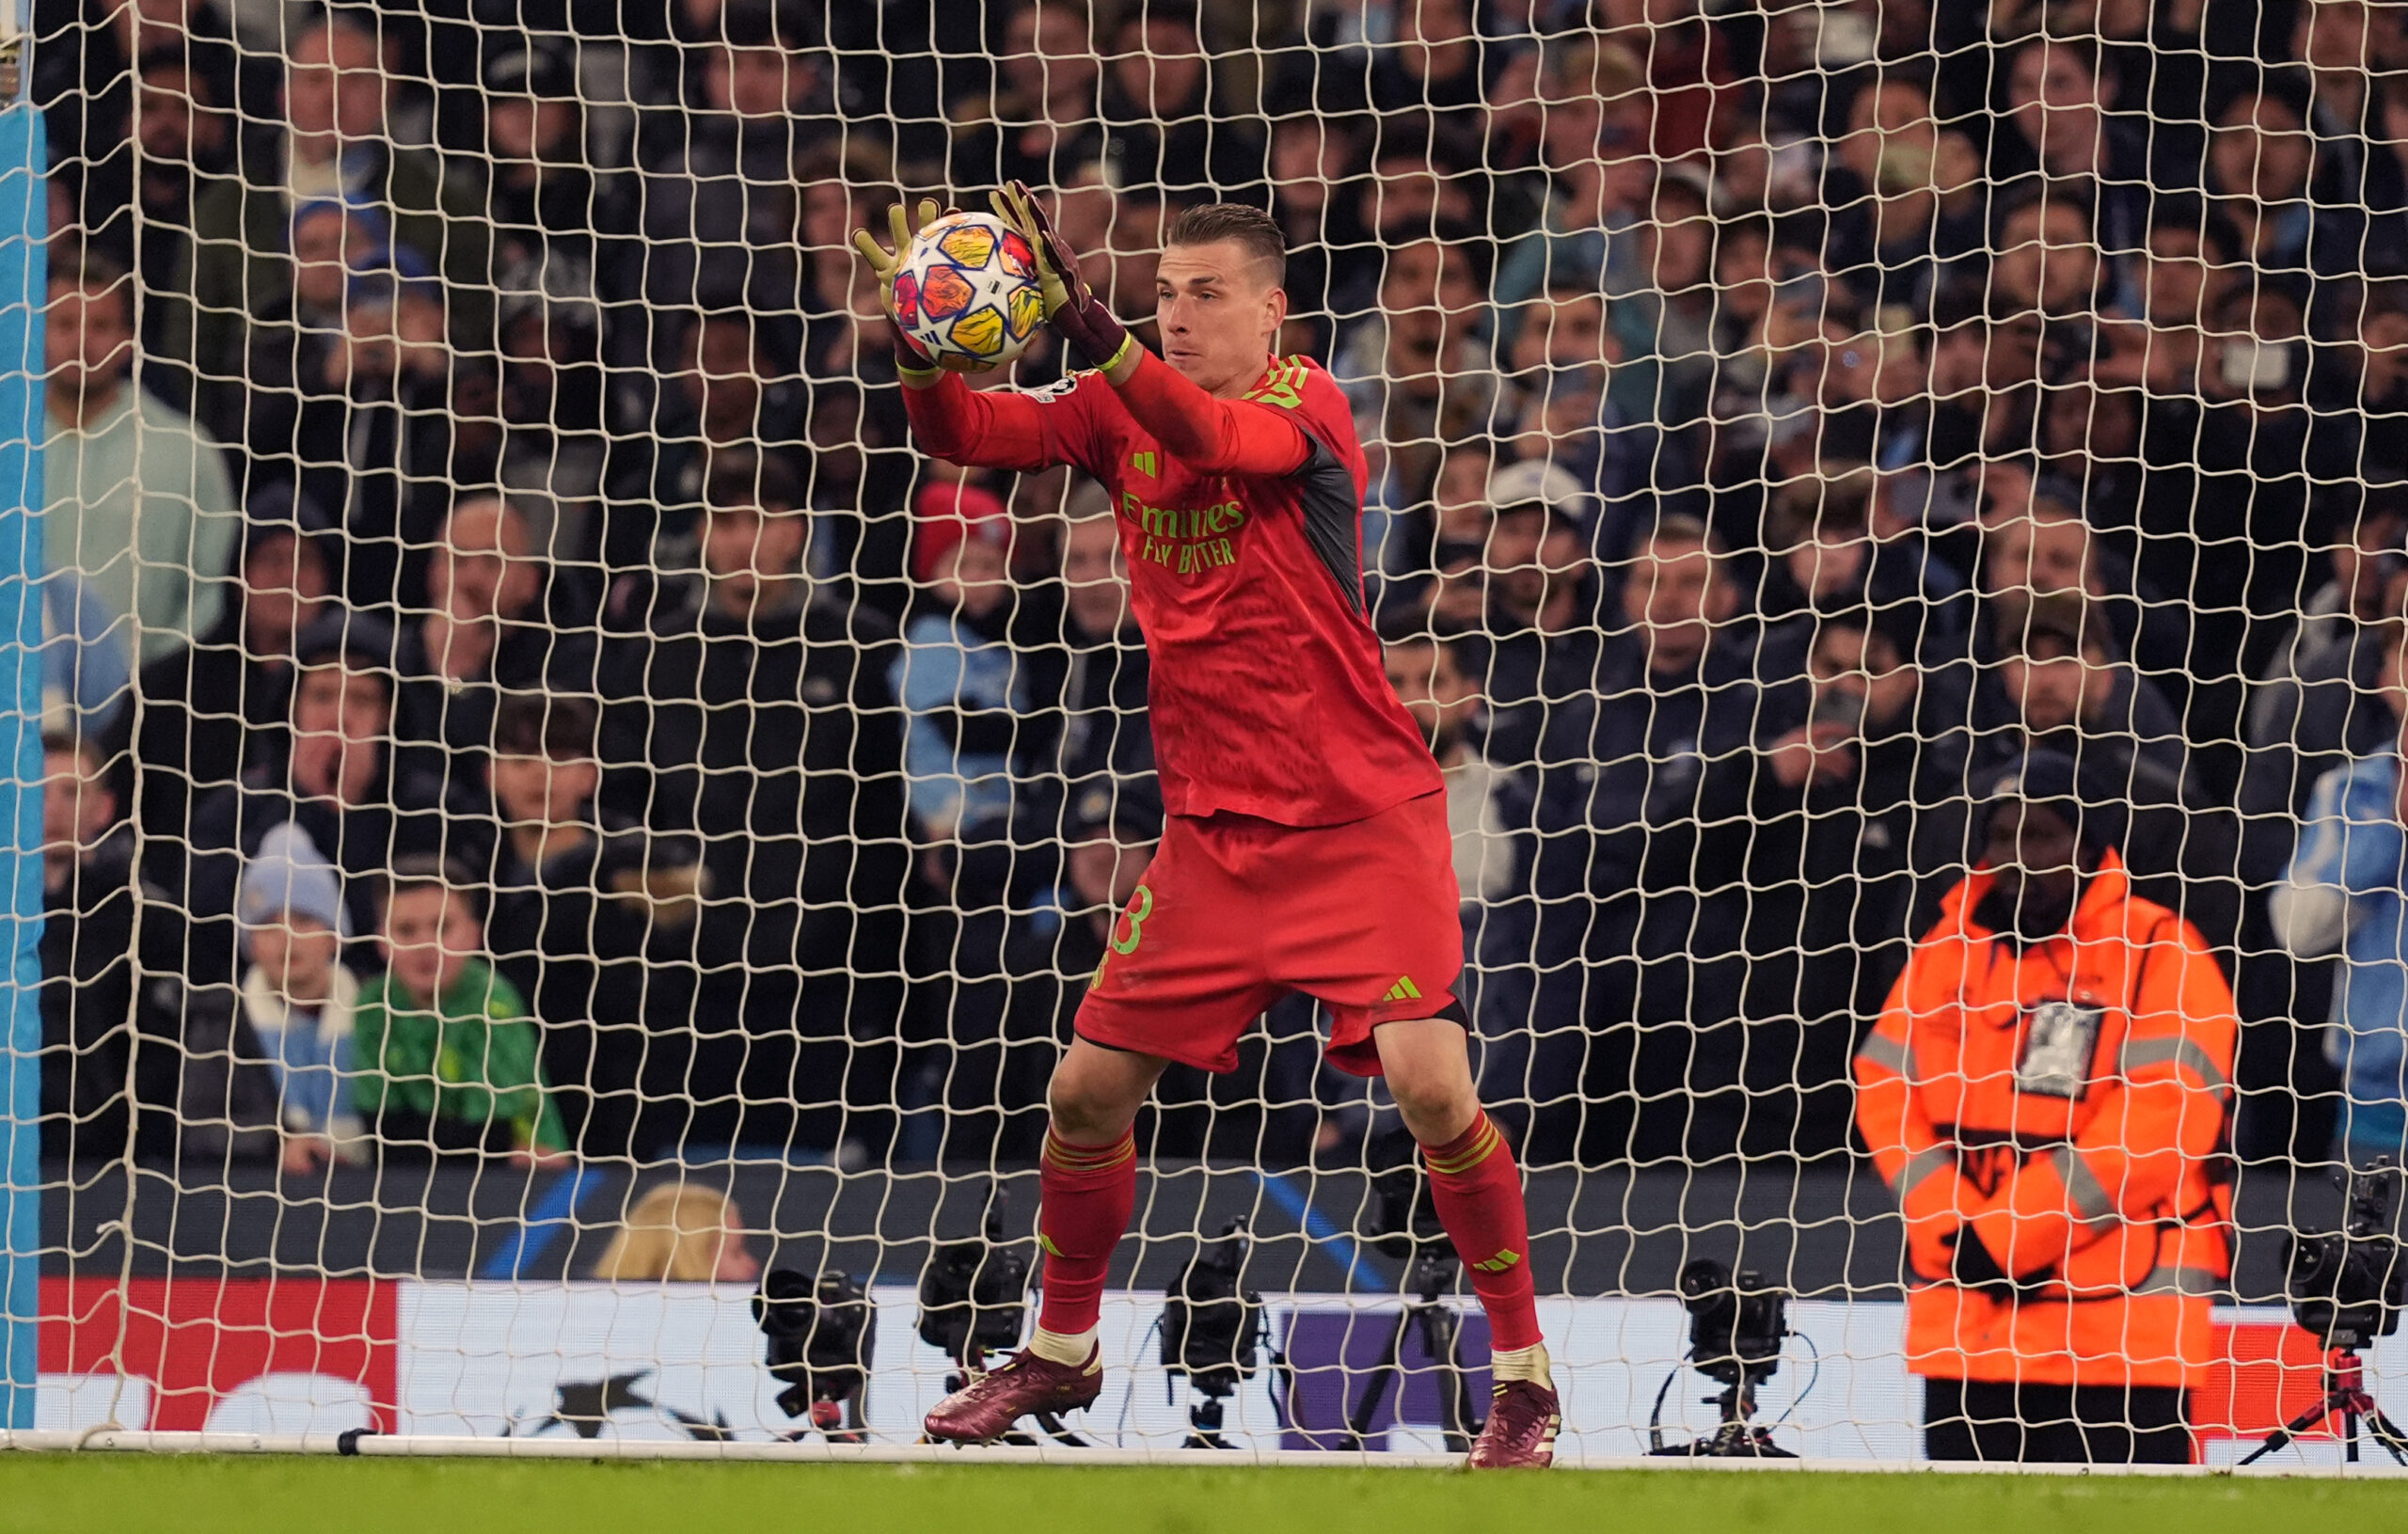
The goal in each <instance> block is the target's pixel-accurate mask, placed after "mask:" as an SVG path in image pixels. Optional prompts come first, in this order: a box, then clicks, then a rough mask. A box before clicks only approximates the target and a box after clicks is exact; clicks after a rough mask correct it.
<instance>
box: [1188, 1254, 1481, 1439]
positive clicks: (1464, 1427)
mask: <svg viewBox="0 0 2408 1534" xmlns="http://www.w3.org/2000/svg"><path fill="white" fill-rule="evenodd" d="M1461 1265H1462V1259H1461V1258H1460V1257H1456V1256H1455V1254H1454V1252H1453V1251H1452V1250H1450V1249H1448V1248H1446V1247H1444V1246H1439V1245H1429V1246H1419V1247H1418V1248H1417V1249H1416V1251H1415V1252H1414V1255H1413V1269H1412V1272H1411V1273H1410V1274H1409V1275H1408V1277H1407V1280H1406V1281H1407V1282H1408V1283H1409V1284H1410V1285H1411V1286H1412V1289H1413V1290H1414V1292H1415V1293H1416V1294H1417V1295H1418V1296H1419V1298H1418V1299H1416V1300H1415V1301H1414V1302H1413V1303H1412V1304H1411V1305H1406V1306H1405V1307H1404V1308H1403V1309H1402V1311H1400V1312H1398V1314H1397V1318H1396V1325H1395V1327H1394V1328H1393V1329H1392V1330H1390V1331H1389V1333H1388V1340H1387V1344H1386V1346H1385V1347H1383V1348H1382V1349H1381V1350H1380V1357H1379V1361H1378V1362H1377V1363H1375V1364H1373V1365H1372V1366H1371V1372H1370V1378H1368V1379H1366V1380H1365V1381H1364V1382H1363V1394H1362V1395H1361V1397H1360V1398H1358V1399H1357V1400H1355V1406H1354V1409H1353V1410H1352V1411H1350V1412H1348V1413H1347V1414H1346V1435H1345V1437H1344V1438H1342V1439H1340V1440H1339V1447H1340V1448H1341V1449H1346V1450H1351V1451H1355V1452H1360V1451H1361V1449H1362V1448H1363V1442H1364V1440H1365V1439H1366V1438H1367V1437H1369V1436H1370V1431H1371V1417H1372V1415H1373V1414H1375V1413H1377V1412H1378V1411H1379V1409H1380V1400H1381V1398H1382V1397H1384V1396H1386V1394H1387V1388H1388V1382H1389V1381H1390V1380H1391V1379H1394V1378H1395V1376H1396V1373H1397V1368H1398V1360H1399V1359H1400V1358H1401V1357H1402V1354H1403V1352H1404V1339H1405V1337H1406V1336H1407V1335H1408V1334H1414V1333H1418V1335H1419V1336H1420V1338H1421V1350H1422V1352H1426V1353H1428V1354H1429V1355H1430V1356H1431V1357H1432V1358H1433V1359H1434V1360H1436V1361H1437V1365H1438V1372H1439V1376H1440V1381H1439V1388H1438V1419H1439V1428H1440V1430H1441V1431H1444V1433H1445V1434H1446V1444H1447V1448H1448V1451H1449V1452H1450V1453H1455V1454H1462V1453H1466V1452H1468V1451H1469V1450H1470V1448H1471V1435H1472V1433H1473V1432H1474V1431H1476V1430H1477V1429H1478V1428H1479V1426H1480V1422H1479V1419H1478V1418H1477V1417H1476V1416H1475V1415H1473V1411H1472V1399H1471V1377H1470V1376H1469V1375H1467V1374H1466V1373H1465V1372H1464V1366H1463V1358H1462V1355H1461V1353H1460V1352H1459V1332H1458V1325H1459V1323H1458V1321H1457V1320H1456V1317H1455V1313H1454V1312H1453V1311H1452V1310H1450V1309H1449V1308H1448V1307H1447V1306H1446V1305H1444V1304H1442V1303H1441V1302H1440V1301H1439V1299H1438V1296H1440V1295H1441V1294H1444V1293H1446V1292H1447V1291H1448V1290H1450V1289H1453V1288H1454V1287H1455V1277H1456V1273H1457V1272H1458V1270H1459V1269H1460V1268H1461ZM1397 1403H1398V1405H1399V1406H1400V1407H1401V1406H1402V1405H1403V1403H1404V1386H1403V1384H1402V1383H1400V1384H1398V1385H1397ZM1217 1404H1218V1403H1215V1405H1216V1406H1217ZM1215 1415H1217V1412H1216V1414H1215Z"/></svg>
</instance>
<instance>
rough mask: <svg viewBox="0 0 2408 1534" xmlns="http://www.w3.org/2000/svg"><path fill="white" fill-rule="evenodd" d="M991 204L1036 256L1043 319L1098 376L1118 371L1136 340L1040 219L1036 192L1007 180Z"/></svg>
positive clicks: (1042, 212)
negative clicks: (1080, 273)
mask: <svg viewBox="0 0 2408 1534" xmlns="http://www.w3.org/2000/svg"><path fill="white" fill-rule="evenodd" d="M994 204H995V216H997V217H998V218H1001V219H1002V220H1003V221H1004V222H1005V223H1006V224H1009V225H1010V226H1011V227H1012V228H1014V229H1018V230H1019V231H1020V233H1021V237H1022V239H1024V240H1026V241H1027V242H1028V247H1029V249H1030V250H1031V251H1033V252H1034V253H1035V254H1036V257H1037V279H1038V287H1039V291H1040V292H1042V293H1043V294H1044V296H1045V317H1046V319H1048V320H1050V321H1052V322H1053V324H1054V329H1056V330H1058V331H1060V332H1061V333H1062V337H1063V339H1064V340H1068V341H1069V342H1070V343H1071V344H1072V345H1074V346H1076V347H1077V348H1078V349H1079V350H1080V351H1081V352H1083V353H1085V356H1086V358H1087V360H1088V361H1090V362H1092V363H1094V364H1095V365H1096V366H1097V367H1098V368H1100V369H1101V370H1102V371H1103V372H1111V371H1112V370H1113V369H1115V368H1117V367H1118V366H1119V365H1120V364H1121V362H1122V361H1123V360H1125V359H1126V358H1127V357H1128V356H1129V353H1130V349H1131V348H1133V347H1134V346H1135V345H1136V344H1137V342H1136V340H1135V339H1134V338H1133V337H1132V336H1131V335H1130V334H1129V327H1128V326H1127V325H1124V324H1121V323H1120V322H1119V321H1118V320H1117V319H1116V318H1114V316H1113V313H1112V310H1110V309H1108V308H1104V306H1103V303H1102V301H1101V299H1099V298H1097V297H1096V295H1095V290H1094V289H1092V288H1090V287H1088V286H1087V284H1086V280H1085V278H1084V277H1080V276H1079V259H1078V256H1077V255H1076V254H1075V253H1074V252H1073V251H1072V250H1071V249H1070V245H1069V241H1067V240H1065V239H1063V238H1062V232H1061V230H1059V229H1055V228H1054V220H1052V219H1051V218H1048V217H1047V216H1046V215H1045V210H1044V208H1043V207H1041V206H1039V205H1038V200H1037V197H1036V194H1035V193H1033V192H1031V191H1029V189H1028V186H1027V183H1025V182H1010V183H1008V184H1007V185H1006V186H1005V187H1004V189H1003V190H1002V191H1000V192H997V193H995V194H994Z"/></svg>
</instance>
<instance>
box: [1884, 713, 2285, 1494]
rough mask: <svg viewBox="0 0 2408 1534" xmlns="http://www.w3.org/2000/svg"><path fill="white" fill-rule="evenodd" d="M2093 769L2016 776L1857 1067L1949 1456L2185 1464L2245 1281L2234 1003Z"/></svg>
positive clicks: (1939, 1453) (2020, 770)
mask: <svg viewBox="0 0 2408 1534" xmlns="http://www.w3.org/2000/svg"><path fill="white" fill-rule="evenodd" d="M2079 771H2080V769H2079V768H2078V767H2077V766H2076V764H2075V762H2074V760H2073V759H2072V758H2071V757H2068V756H2066V755H2063V754H2060V753H2058V752H2056V751H2030V752H2027V753H2026V754H2024V755H2023V756H2021V757H2020V758H2019V759H2018V760H2017V761H2016V763H2015V764H2014V766H2013V767H2012V769H2011V770H2010V771H2009V773H2008V774H2007V775H2006V777H2005V778H2004V779H2003V780H2002V781H2001V783H2000V784H1999V788H1998V791H1997V793H1996V794H1995V795H1994V796H1993V797H1992V799H1990V801H1989V803H1988V809H1987V813H1986V814H1985V816H1984V822H1983V825H1982V827H1981V829H1980V830H1979V831H1978V833H1977V834H1978V835H1979V838H1980V840H1981V844H1982V846H1983V851H1982V854H1981V857H1980V860H1979V862H1978V863H1977V864H1976V866H1975V867H1974V868H1973V869H1972V872H1971V873H1970V874H1968V875H1967V877H1966V878H1965V879H1964V880H1963V881H1962V882H1961V883H1959V884H1958V885H1957V887H1956V888H1955V889H1953V890H1951V891H1950V892H1949V894H1948V895H1947V897H1946V898H1945V900H1944V901H1943V902H1942V903H1941V915H1940V920H1939V922H1938V923H1937V925H1934V926H1933V927H1932V928H1931V930H1930V931H1929V932H1928V933H1926V934H1925V936H1924V937H1923V938H1922V939H1921V940H1919V941H1917V942H1916V944H1915V946H1914V950H1913V953H1912V955H1911V956H1910V957H1909V959H1908V962H1907V968H1906V971H1905V973H1903V974H1902V975H1900V976H1899V979H1898V983H1897V985H1896V986H1895V987H1894V988H1893V990H1892V991H1891V993H1890V998H1889V1002H1888V1004H1887V1005H1886V1006H1885V1007H1884V1008H1883V1009H1882V1013H1881V1017H1880V1020H1879V1022H1878V1023H1877V1025H1876V1027H1875V1028H1874V1030H1873V1031H1872V1033H1871V1035H1870V1036H1868V1037H1867V1038H1866V1039H1865V1041H1864V1043H1863V1044H1862V1045H1861V1047H1860V1048H1859V1049H1858V1050H1857V1052H1856V1061H1855V1073H1856V1082H1857V1123H1858V1126H1859V1128H1860V1129H1861V1131H1862V1133H1863V1136H1864V1143H1865V1146H1866V1147H1867V1148H1868V1149H1869V1150H1870V1151H1871V1152H1872V1156H1873V1162H1874V1164H1875V1166H1876V1167H1877V1169H1878V1171H1879V1173H1880V1175H1881V1178H1882V1180H1883V1181H1884V1182H1885V1183H1887V1184H1888V1185H1889V1186H1890V1189H1891V1191H1892V1192H1893V1194H1894V1196H1895V1197H1896V1198H1897V1200H1898V1205H1899V1209H1900V1212H1901V1213H1902V1214H1903V1215H1904V1216H1905V1224H1906V1238H1907V1240H1906V1251H1905V1253H1904V1257H1905V1264H1904V1267H1905V1271H1904V1272H1903V1273H1901V1274H1900V1276H1901V1277H1902V1278H1903V1279H1904V1280H1906V1282H1907V1284H1908V1293H1907V1324H1906V1352H1907V1368H1908V1369H1909V1372H1911V1373H1914V1374H1918V1375H1921V1376H1923V1377H1924V1380H1925V1387H1924V1421H1925V1430H1924V1433H1925V1437H1924V1445H1925V1452H1927V1453H1928V1454H1929V1455H1930V1456H1931V1457H1932V1458H1934V1459H1938V1460H1988V1461H2004V1462H2008V1463H2013V1462H2017V1461H2063V1462H2084V1461H2088V1462H2094V1463H2174V1464H2181V1463H2189V1462H2190V1460H2191V1459H2192V1457H2193V1446H2192V1440H2191V1433H2190V1431H2189V1419H2190V1416H2191V1401H2192V1394H2191V1393H2192V1392H2194V1391H2195V1390H2197V1389H2199V1388H2200V1387H2201V1386H2202V1385H2203V1384H2205V1383H2206V1380H2207V1376H2208V1370H2209V1368H2210V1355H2211V1353H2212V1351H2213V1349H2212V1331H2211V1328H2210V1306H2211V1305H2212V1303H2213V1299H2214V1296H2215V1294H2216V1293H2217V1292H2218V1291H2219V1290H2220V1289H2222V1288H2223V1287H2224V1284H2225V1281H2226V1277H2227V1275H2228V1274H2229V1273H2231V1250H2230V1229H2231V1209H2232V1203H2231V1189H2230V1186H2229V1183H2228V1180H2227V1179H2226V1177H2225V1176H2224V1175H2223V1174H2222V1173H2221V1172H2220V1170H2219V1168H2220V1164H2221V1159H2220V1158H2219V1157H2218V1156H2217V1155H2216V1152H2217V1150H2218V1147H2220V1145H2221V1144H2222V1141H2223V1135H2224V1128H2225V1115H2226V1111H2227V1109H2228V1107H2229V1101H2230V1097H2231V1091H2232V1088H2231V1075H2232V1068H2233V1056H2234V1050H2235V1037H2236V1036H2237V1034H2238V1032H2239V1023H2238V1019H2237V1018H2236V1017H2235V1015H2234V1008H2233V1003H2232V993H2231V990H2230V989H2229V988H2228V987H2227V986H2226V983H2225V978H2224V975H2223V973H2221V972H2220V971H2219V970H2218V969H2217V968H2216V964H2215V961H2214V959H2213V957H2211V955H2210V953H2209V950H2208V945H2207V942H2206V941H2205V940H2204V939H2203V938H2201V936H2200V935H2199V932H2198V930H2197V929H2196V928H2195V927H2194V926H2192V925H2190V924H2189V923H2187V922H2185V921H2183V920H2182V918H2181V917H2180V916H2179V915H2178V914H2176V913H2175V912H2174V911H2172V910H2170V909H2166V908H2165V907H2162V906H2160V905H2158V904H2156V903H2155V902H2153V901H2151V900H2148V899H2147V898H2146V897H2144V896H2142V895H2141V894H2138V893H2136V892H2135V890H2134V889H2133V887H2132V882H2131V879H2130V878H2127V877H2126V875H2125V871H2124V866H2123V862H2122V860H2121V859H2120V858H2119V857H2118V856H2117V854H2116V848H2115V837H2114V829H2115V828H2114V826H2113V824H2112V821H2111V820H2110V818H2109V817H2106V816H2102V815H2101V814H2099V813H2098V811H2097V810H2096V808H2095V807H2094V806H2093V805H2091V804H2090V802H2089V801H2088V800H2087V799H2085V797H2084V796H2083V792H2082V790H2081V789H2080V787H2079V785H2078V783H2077V779H2078V777H2079Z"/></svg>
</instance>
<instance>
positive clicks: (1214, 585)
mask: <svg viewBox="0 0 2408 1534" xmlns="http://www.w3.org/2000/svg"><path fill="white" fill-rule="evenodd" d="M903 397H904V400H905V403H906V404H907V405H908V407H909V408H910V411H911V424H912V429H913V432H914V433H915V435H917V436H918V438H919V442H920V446H921V447H922V448H923V449H924V450H925V451H928V452H930V453H932V454H934V455H935V456H937V457H940V458H944V459H948V460H950V461H952V462H954V463H958V464H967V465H976V466H979V467H990V468H1008V469H1018V470H1022V471H1028V470H1035V469H1041V468H1047V467H1052V466H1054V465H1056V464H1069V465H1073V466H1075V467H1079V468H1082V469H1085V471H1086V472H1087V473H1089V474H1092V475H1094V476H1095V477H1096V478H1097V479H1098V480H1100V481H1101V482H1102V483H1103V484H1104V486H1105V487H1106V488H1107V489H1109V490H1110V491H1111V492H1112V500H1113V505H1114V506H1115V507H1116V508H1117V513H1118V516H1119V523H1120V546H1121V549H1122V551H1123V552H1124V553H1125V554H1126V555H1127V557H1128V564H1129V583H1130V589H1131V594H1132V600H1133V606H1134V609H1135V611H1136V615H1137V623H1138V626H1139V627H1140V628H1142V629H1143V630H1144V631H1145V636H1146V645H1147V649H1148V650H1149V652H1150V653H1151V656H1152V668H1151V671H1152V692H1151V695H1150V697H1149V707H1150V709H1151V713H1152V722H1153V732H1154V753H1155V757H1156V759H1157V761H1158V763H1159V765H1160V767H1161V771H1162V787H1163V805H1164V808H1165V809H1166V810H1168V811H1169V812H1170V813H1171V814H1181V815H1208V814H1213V813H1214V812H1216V811H1224V810H1226V811H1231V812H1234V813H1236V814H1248V815H1255V816H1258V817H1259V818H1261V819H1265V820H1270V821H1275V822H1276V823H1278V824H1281V825H1287V826H1334V825H1341V824H1344V823H1345V822H1347V821H1352V820H1361V819H1363V818H1365V817H1367V816H1370V815H1374V814H1379V813H1380V812H1381V811H1382V810H1386V809H1387V808H1389V807H1390V806H1392V805H1396V804H1401V803H1402V802H1404V801H1405V800H1406V799H1414V798H1417V797H1418V796H1420V795H1423V794H1429V793H1434V792H1436V791H1437V790H1439V789H1440V788H1441V787H1442V786H1443V781H1442V780H1441V778H1440V777H1439V775H1438V767H1437V764H1436V763H1435V762H1434V761H1433V760H1432V758H1431V755H1430V750H1429V747H1428V746H1427V745H1426V744H1424V742H1423V740H1422V737H1421V732H1420V730H1419V729H1418V728H1417V727H1416V726H1415V724H1414V722H1413V719H1412V716H1411V715H1409V714H1407V713H1406V712H1405V711H1404V707H1403V705H1402V704H1400V703H1398V702H1397V699H1396V694H1395V692H1394V691H1393V690H1391V689H1390V688H1389V687H1388V681H1387V672H1386V668H1385V667H1384V666H1383V665H1382V663H1381V659H1380V643H1379V637H1378V636H1377V635H1376V634H1375V633H1374V632H1373V631H1372V628H1371V624H1370V616H1369V614H1368V613H1367V612H1366V611H1365V609H1364V600H1363V574H1362V561H1361V554H1360V550H1361V547H1362V542H1361V540H1362V514H1363V488H1364V485H1365V483H1366V482H1367V480H1368V478H1369V475H1368V470H1367V469H1366V467H1365V465H1364V462H1363V450H1362V448H1361V446H1360V445H1359V444H1358V443H1357V442H1356V441H1355V422H1354V417H1353V414H1352V412H1351V411H1349V409H1348V408H1347V403H1346V398H1345V396H1344V394H1343V393H1341V392H1340V391H1339V387H1338V386H1337V384H1336V383H1334V382H1333V381H1332V380H1331V379H1330V376H1329V374H1328V373H1327V372H1324V371H1323V369H1322V368H1321V367H1320V366H1318V365H1317V364H1315V363H1313V362H1311V361H1308V360H1306V359H1304V358H1299V357H1291V358H1287V359H1285V360H1275V361H1274V362H1273V363H1272V364H1271V366H1270V367H1269V369H1268V370H1266V371H1265V372H1264V373H1263V375H1262V377H1261V378H1260V379H1259V381H1258V382H1257V383H1256V384H1255V386H1254V387H1252V388H1251V389H1249V390H1247V391H1246V394H1245V397H1244V399H1242V400H1238V401H1224V400H1218V399H1214V398H1213V397H1212V396H1211V395H1209V394H1207V393H1205V392H1204V391H1203V390H1202V389H1200V388H1198V387H1196V386H1195V385H1194V384H1192V383H1189V382H1188V381H1187V380H1186V379H1185V378H1183V377H1181V376H1180V374H1179V373H1178V372H1176V371H1175V370H1174V369H1172V368H1171V367H1170V366H1169V365H1168V364H1167V363H1165V362H1164V361H1162V360H1161V359H1160V358H1158V357H1155V356H1151V355H1148V356H1146V357H1145V358H1144V360H1143V361H1142V362H1141V363H1140V364H1139V367H1138V370H1137V372H1136V373H1135V375H1134V376H1133V377H1132V378H1131V379H1130V380H1129V381H1128V382H1127V383H1125V384H1123V385H1122V386H1121V387H1119V388H1117V389H1116V388H1115V387H1113V386H1112V385H1111V384H1109V383H1107V382H1105V381H1104V379H1103V377H1102V375H1101V374H1099V373H1094V372H1082V373H1078V374H1075V375H1073V376H1072V377H1070V378H1068V379H1065V380H1064V381H1063V382H1062V383H1060V384H1058V385H1056V386H1054V387H1052V388H1048V389H1043V390H1039V391H1037V392H1034V393H1022V392H1018V391H1014V390H1006V389H990V390H974V389H972V388H971V387H969V386H968V385H966V384H964V383H963V382H962V381H961V380H960V379H959V378H958V377H956V376H952V375H947V376H946V377H945V378H944V379H943V382H941V383H940V384H938V385H937V387H933V388H927V389H905V390H904V391H903Z"/></svg>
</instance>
